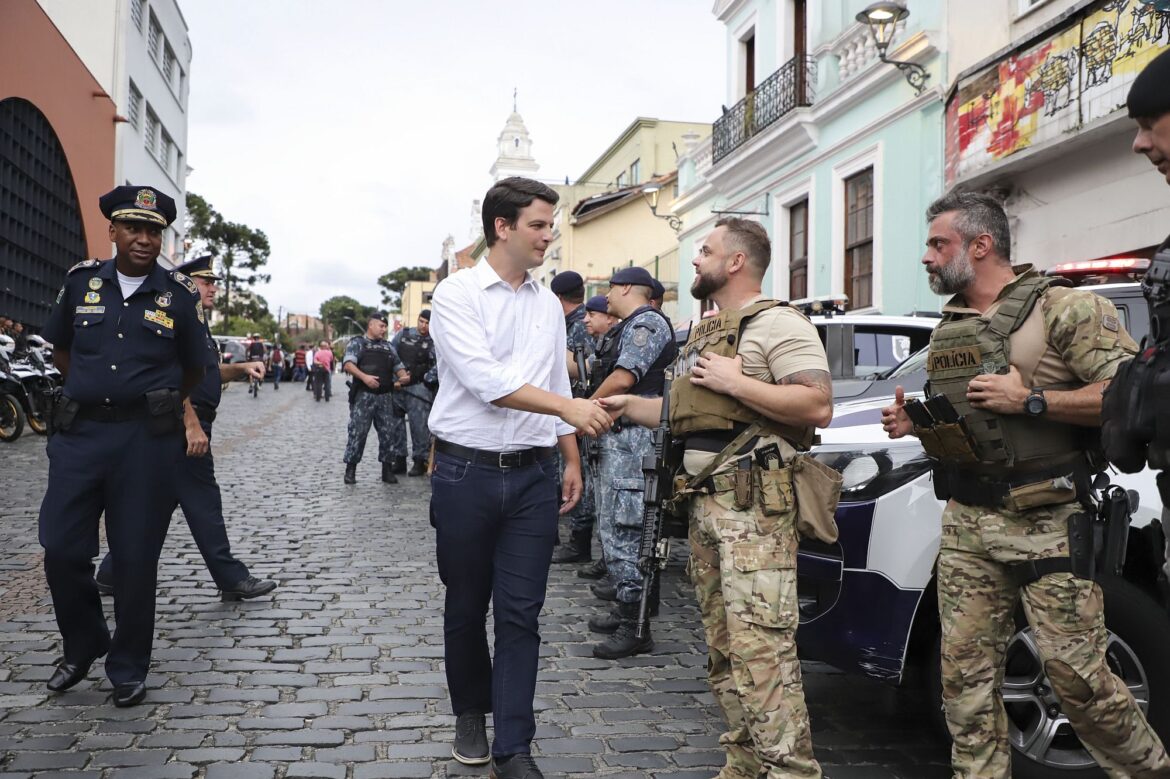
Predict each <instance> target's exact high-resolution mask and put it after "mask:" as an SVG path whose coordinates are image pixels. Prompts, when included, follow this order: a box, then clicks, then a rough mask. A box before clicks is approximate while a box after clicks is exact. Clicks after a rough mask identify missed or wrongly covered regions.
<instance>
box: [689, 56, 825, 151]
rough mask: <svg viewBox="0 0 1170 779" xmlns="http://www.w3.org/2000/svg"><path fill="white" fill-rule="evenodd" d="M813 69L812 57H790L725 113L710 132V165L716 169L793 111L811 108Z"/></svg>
mask: <svg viewBox="0 0 1170 779" xmlns="http://www.w3.org/2000/svg"><path fill="white" fill-rule="evenodd" d="M816 67H817V66H816V61H815V60H813V58H812V57H809V56H800V57H793V58H792V59H790V60H789V61H788V62H786V63H784V64H783V65H782V66H781V67H780V69H779V70H777V71H776V72H775V73H773V74H772V75H770V76H768V77H767V78H766V79H764V80H763V81H762V82H760V84H759V85H758V86H757V87H756V88H755V89H753V90H752V91H751V92H748V93H747V95H746V96H745V97H744V98H743V100H740V101H739V102H738V103H736V104H735V105H734V106H732V108H731V109H729V110H728V111H725V112H724V114H723V116H721V117H719V119H717V120H716V121H715V124H714V126H713V127H712V128H711V152H712V161H713V163H714V164H716V165H718V164H719V161H720V160H722V159H723V158H724V157H726V156H727V155H728V154H731V153H732V152H733V151H735V150H736V149H738V148H739V147H740V146H743V145H744V144H745V143H747V142H748V141H749V140H751V139H752V138H754V137H755V136H756V135H758V134H759V133H761V132H763V131H764V130H765V129H766V128H768V127H769V126H771V125H772V124H774V123H775V122H776V121H777V120H778V119H780V118H781V117H782V116H784V115H785V114H787V113H788V112H789V111H791V110H792V109H794V108H797V107H798V106H807V105H812V101H813V84H814V83H815V82H816Z"/></svg>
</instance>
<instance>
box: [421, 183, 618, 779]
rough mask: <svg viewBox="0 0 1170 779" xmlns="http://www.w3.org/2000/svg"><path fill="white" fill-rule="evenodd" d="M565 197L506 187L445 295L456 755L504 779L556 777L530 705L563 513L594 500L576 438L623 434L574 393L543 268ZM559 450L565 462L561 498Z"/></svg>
mask: <svg viewBox="0 0 1170 779" xmlns="http://www.w3.org/2000/svg"><path fill="white" fill-rule="evenodd" d="M557 199H558V195H557V194H556V193H555V192H554V191H553V190H552V189H550V188H549V187H547V186H545V185H544V184H541V183H540V182H537V181H533V180H531V179H524V178H518V177H513V178H507V179H503V180H501V181H499V182H497V183H496V184H495V186H493V187H492V188H491V189H490V190H489V191H488V193H487V195H486V196H485V198H484V203H483V227H484V235H485V236H486V238H487V245H488V247H489V248H488V255H487V257H486V258H484V259H482V260H480V261H479V263H478V264H477V265H476V266H475V267H474V268H471V269H469V270H467V271H464V272H462V273H456V274H454V275H452V276H450V277H448V278H447V279H444V280H443V282H442V283H440V284H439V286H438V287H436V288H435V293H434V297H433V299H432V301H431V303H432V307H431V309H432V314H431V334H432V336H433V337H434V340H435V348H436V353H437V356H438V371H439V394H438V396H437V397H436V398H435V404H434V408H433V410H432V411H431V418H430V427H431V432H432V433H433V434H434V436H435V438H436V441H435V456H434V469H433V472H432V474H431V486H432V496H431V524H432V525H434V527H435V531H436V537H437V546H438V562H439V576H440V578H441V579H442V580H443V583H444V584H445V585H446V586H447V595H446V602H445V604H444V610H443V632H444V638H445V651H444V659H445V665H446V671H447V686H448V688H449V690H450V693H451V707H452V709H453V710H454V712H455V715H456V717H457V722H456V726H455V743H454V745H453V746H452V750H451V752H452V755H453V756H454V757H455V759H456V760H458V761H460V762H461V763H466V764H470V765H475V764H483V763H487V762H489V761H490V762H491V764H492V765H491V777H492V779H543V774H541V772H540V769H539V768H538V767H537V766H536V763H535V761H534V760H533V759H532V756H531V754H530V752H531V749H530V744H531V741H532V737H533V735H534V734H535V732H536V719H535V716H534V714H533V710H532V700H533V697H534V695H535V692H536V667H537V661H538V658H539V653H540V632H539V617H540V609H541V607H542V606H543V605H544V593H545V587H546V585H547V583H548V570H549V563H550V561H551V558H552V549H553V539H554V538H555V537H556V532H557V515H558V513H560V514H564V513H565V512H567V511H568V510H569V509H571V508H572V507H573V506H574V505H575V504H576V503H577V501H578V500H579V499H580V497H581V465H580V458H579V455H578V450H577V442H576V438H575V433H576V431H578V430H580V431H583V432H585V433H588V434H590V435H595V436H596V435H599V434H600V433H602V432H604V431H605V430H606V429H608V427H609V426H610V419H609V415H608V414H607V413H605V411H603V410H602V409H601V408H600V407H599V406H597V405H595V404H593V403H592V402H590V401H589V400H586V399H573V398H572V396H571V393H570V391H569V376H568V371H567V369H566V367H565V318H564V314H563V312H562V310H561V304H560V302H559V301H558V300H557V298H556V296H554V295H553V294H552V292H550V291H549V290H548V289H547V288H545V287H542V286H541V285H539V284H537V283H536V280H535V279H534V278H533V276H532V274H531V273H530V271H531V270H532V269H533V268H537V267H539V266H540V265H541V263H543V262H544V251H545V249H547V248H548V244H549V242H550V241H551V240H552V225H553V205H554V204H555V203H556V202H557ZM554 445H555V446H556V447H558V448H559V449H560V452H561V456H562V457H563V459H564V464H565V471H564V474H563V479H562V480H561V483H562V487H561V494H560V496H558V495H557V473H556V457H555V450H554V449H553V447H554ZM489 603H492V604H493V615H494V627H495V631H494V632H495V663H494V666H493V662H492V657H491V655H490V654H489V652H488V644H487V629H486V619H487V610H488V604H489ZM489 711H490V712H492V722H493V725H494V727H495V739H494V741H493V743H492V747H491V751H490V753H489V750H488V744H487V735H486V729H485V715H486V713H487V712H489Z"/></svg>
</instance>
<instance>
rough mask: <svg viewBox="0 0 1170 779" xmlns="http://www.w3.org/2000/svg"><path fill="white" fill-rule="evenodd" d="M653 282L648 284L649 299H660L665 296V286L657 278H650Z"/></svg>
mask: <svg viewBox="0 0 1170 779" xmlns="http://www.w3.org/2000/svg"><path fill="white" fill-rule="evenodd" d="M652 281H653V282H654V283H653V284H651V285H650V299H651V300H662V298H663V297H665V296H666V287H664V286H662V282H661V281H659V280H658V279H652Z"/></svg>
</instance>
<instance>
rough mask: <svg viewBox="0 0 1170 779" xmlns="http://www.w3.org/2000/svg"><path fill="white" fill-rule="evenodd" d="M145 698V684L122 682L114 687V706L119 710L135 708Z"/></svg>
mask: <svg viewBox="0 0 1170 779" xmlns="http://www.w3.org/2000/svg"><path fill="white" fill-rule="evenodd" d="M145 698H146V682H122V683H121V684H116V685H114V705H115V706H117V707H118V708H119V709H124V708H126V707H128V706H137V705H138V704H140V703H142V701H143V700H144V699H145Z"/></svg>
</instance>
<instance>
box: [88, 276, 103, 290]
mask: <svg viewBox="0 0 1170 779" xmlns="http://www.w3.org/2000/svg"><path fill="white" fill-rule="evenodd" d="M89 288H90V289H101V288H102V280H101V279H99V278H98V277H97V276H94V277H93V278H92V279H90V280H89Z"/></svg>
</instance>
